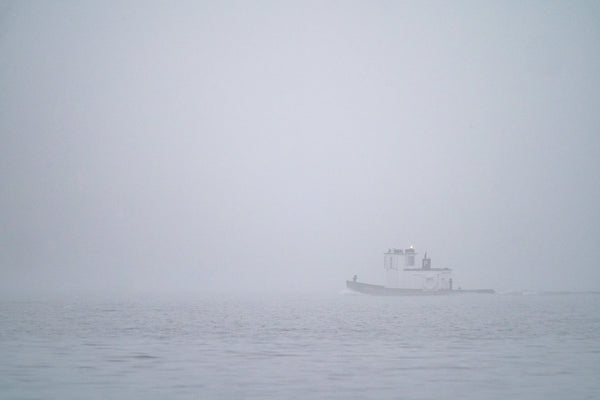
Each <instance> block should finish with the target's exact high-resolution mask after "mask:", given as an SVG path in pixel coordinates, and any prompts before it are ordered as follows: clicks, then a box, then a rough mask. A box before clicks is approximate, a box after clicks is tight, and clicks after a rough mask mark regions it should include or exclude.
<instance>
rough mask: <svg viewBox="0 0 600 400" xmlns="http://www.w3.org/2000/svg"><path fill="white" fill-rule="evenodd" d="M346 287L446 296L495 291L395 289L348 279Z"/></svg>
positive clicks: (392, 293)
mask: <svg viewBox="0 0 600 400" xmlns="http://www.w3.org/2000/svg"><path fill="white" fill-rule="evenodd" d="M346 287H347V288H348V289H350V290H354V291H355V292H359V293H364V294H370V295H373V296H445V295H453V294H461V293H489V294H491V293H495V291H494V290H493V289H475V290H425V289H395V288H387V287H384V286H381V285H372V284H370V283H361V282H354V281H346Z"/></svg>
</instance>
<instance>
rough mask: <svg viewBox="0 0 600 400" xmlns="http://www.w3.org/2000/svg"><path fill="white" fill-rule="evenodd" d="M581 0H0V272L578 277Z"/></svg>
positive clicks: (596, 45)
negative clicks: (391, 267)
mask: <svg viewBox="0 0 600 400" xmlns="http://www.w3.org/2000/svg"><path fill="white" fill-rule="evenodd" d="M599 72H600V7H599V6H598V3H596V2H591V1H590V2H586V1H578V2H566V1H565V2H547V1H530V2H524V3H521V2H494V1H488V2H480V1H472V2H470V1H460V2H451V3H450V2H442V1H439V2H426V3H425V2H417V1H415V2H412V1H408V2H387V1H354V2H345V1H344V2H338V1H329V2H318V1H316V2H312V1H309V2H270V1H260V2H237V1H236V2H229V1H225V2H184V1H182V2H127V3H125V4H122V2H110V3H106V2H79V1H63V2H39V1H32V2H17V1H14V2H6V1H5V2H2V3H1V4H0V149H1V152H2V153H1V154H2V157H0V183H1V186H0V188H1V192H0V193H1V196H0V282H1V284H0V290H2V291H3V292H4V293H29V294H31V293H46V292H52V293H73V292H81V293H86V292H108V293H113V292H118V293H138V292H146V291H149V292H153V291H169V292H173V291H180V292H193V293H203V292H228V291H266V292H285V291H306V292H309V291H328V292H339V291H340V290H342V289H343V288H344V281H345V279H348V278H350V277H351V276H352V275H353V274H358V275H359V278H360V279H361V281H367V282H374V283H378V282H377V281H378V280H381V279H382V273H383V269H382V263H383V257H382V253H383V251H385V250H387V249H388V248H390V247H408V246H410V245H413V246H415V248H416V249H417V250H418V251H419V252H420V253H421V254H423V252H425V251H427V252H428V255H429V256H430V257H431V258H432V262H433V266H434V267H451V268H453V269H454V275H455V282H456V284H457V286H458V285H460V286H462V287H469V288H478V287H486V288H495V289H497V290H525V289H527V290H599V289H600V272H599V269H600V263H599V262H598V260H599V259H600V250H599V244H600V240H599V239H600V207H599V206H598V205H599V204H600V113H599V110H600V79H599V75H598V74H599Z"/></svg>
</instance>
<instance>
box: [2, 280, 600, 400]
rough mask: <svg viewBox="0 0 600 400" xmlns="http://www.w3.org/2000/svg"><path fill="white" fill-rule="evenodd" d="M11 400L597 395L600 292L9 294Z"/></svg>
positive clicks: (6, 373)
mask: <svg viewBox="0 0 600 400" xmlns="http://www.w3.org/2000/svg"><path fill="white" fill-rule="evenodd" d="M0 398H2V399H132V398H133V399H165V398H170V399H180V398H181V399H184V398H190V399H191V398H193V399H311V398H312V399H461V400H464V399H545V400H547V399H597V398H600V295H599V294H594V293H588V294H530V295H526V294H506V295H502V294H496V295H487V294H463V295H457V296H439V297H438V296H434V297H370V296H365V295H351V294H348V293H345V292H340V293H337V292H336V293H331V294H324V295H302V294H294V295H268V294H263V295H228V296H225V295H219V296H208V295H206V296H191V297H184V296H173V297H164V296H160V297H147V296H129V297H126V298H113V299H104V300H102V299H93V300H92V299H89V298H87V299H85V298H82V297H79V298H75V297H72V298H66V297H65V298H59V299H53V300H48V299H46V300H43V301H42V300H35V301H33V300H28V301H23V300H5V301H2V302H1V303H0Z"/></svg>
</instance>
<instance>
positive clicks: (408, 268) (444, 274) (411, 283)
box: [383, 246, 452, 290]
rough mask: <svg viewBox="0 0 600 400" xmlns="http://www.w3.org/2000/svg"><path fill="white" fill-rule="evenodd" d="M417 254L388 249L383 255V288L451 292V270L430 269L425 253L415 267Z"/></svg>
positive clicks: (412, 251) (413, 250) (412, 250)
mask: <svg viewBox="0 0 600 400" xmlns="http://www.w3.org/2000/svg"><path fill="white" fill-rule="evenodd" d="M417 255H418V253H417V252H416V251H415V249H414V248H413V247H412V246H411V247H409V248H408V249H405V250H402V249H389V250H388V251H387V252H386V253H384V255H383V256H384V258H383V268H384V269H385V285H384V286H385V287H387V288H394V289H396V288H400V289H424V290H452V270H451V269H450V268H431V259H430V258H427V253H425V255H424V256H423V259H422V260H421V263H420V265H417Z"/></svg>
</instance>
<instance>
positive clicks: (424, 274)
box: [346, 246, 495, 296]
mask: <svg viewBox="0 0 600 400" xmlns="http://www.w3.org/2000/svg"><path fill="white" fill-rule="evenodd" d="M417 255H418V253H417V252H416V251H415V249H414V248H413V247H412V246H410V247H409V248H408V249H404V250H402V249H389V250H388V251H387V252H385V253H384V254H383V268H384V269H385V281H386V282H385V285H374V284H371V283H362V282H358V277H357V276H356V275H354V277H353V279H352V280H351V281H346V287H347V288H348V289H350V290H353V291H355V292H359V293H365V294H371V295H375V296H423V295H427V296H431V295H448V294H460V293H495V290H493V289H471V290H464V289H460V288H459V289H458V290H455V289H454V288H453V282H452V270H451V269H450V268H432V267H431V259H430V258H428V257H427V252H426V253H425V254H424V256H423V259H422V261H421V267H420V268H418V267H417V266H416V265H415V264H416V263H415V260H416V257H417Z"/></svg>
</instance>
